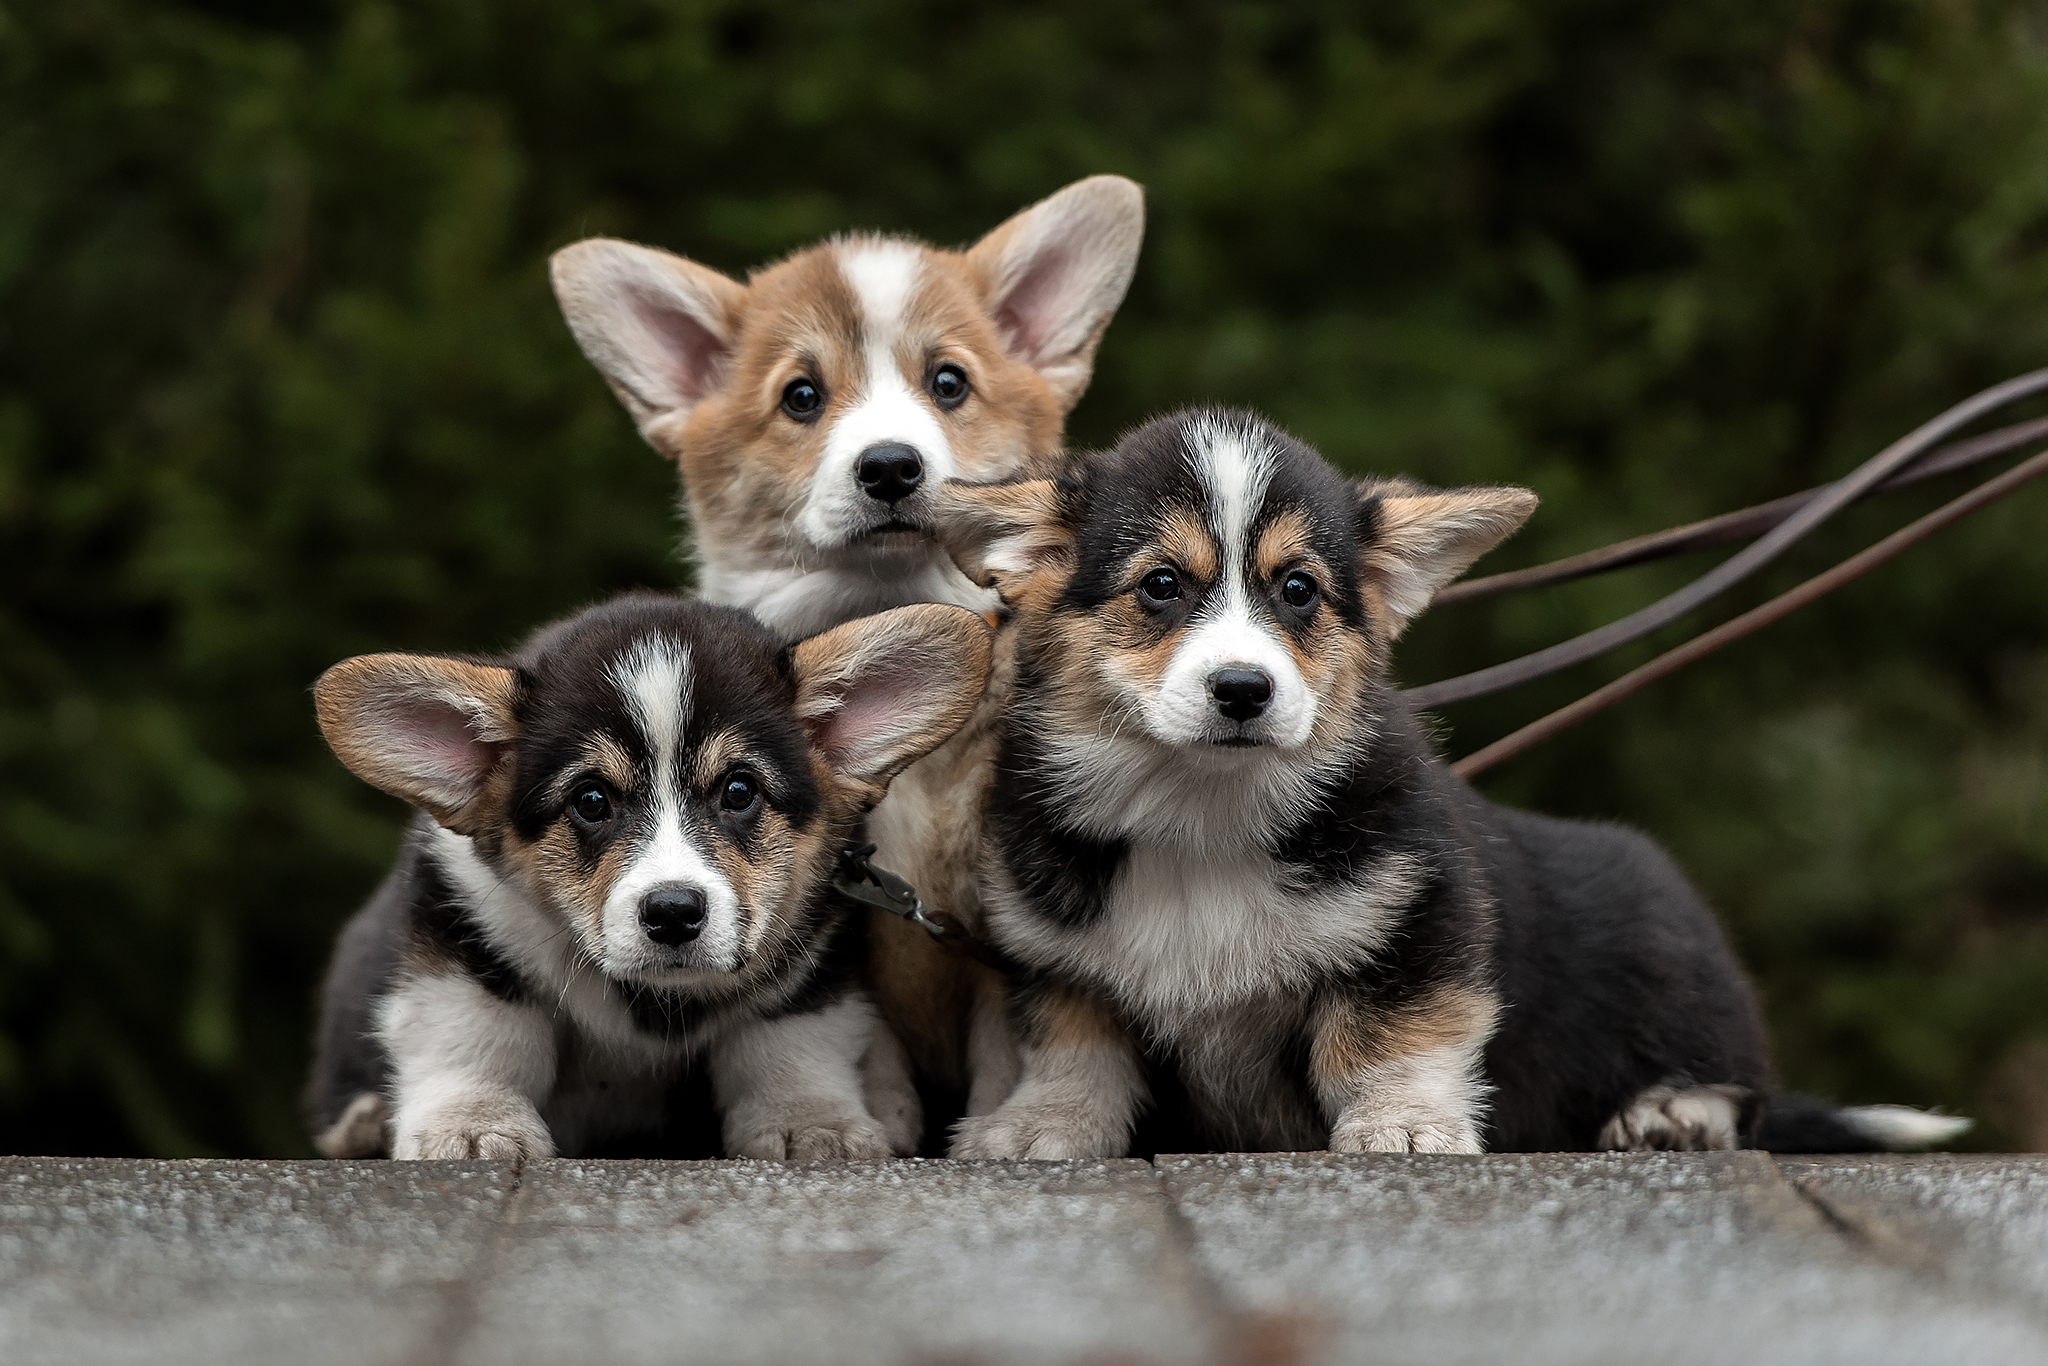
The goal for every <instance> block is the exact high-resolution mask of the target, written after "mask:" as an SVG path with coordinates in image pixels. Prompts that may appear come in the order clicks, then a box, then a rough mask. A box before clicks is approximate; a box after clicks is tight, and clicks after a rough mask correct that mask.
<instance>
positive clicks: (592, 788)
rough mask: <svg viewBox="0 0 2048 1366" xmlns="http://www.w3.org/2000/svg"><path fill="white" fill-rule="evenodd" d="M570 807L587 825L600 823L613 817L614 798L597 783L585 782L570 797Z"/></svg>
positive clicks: (578, 818) (577, 817)
mask: <svg viewBox="0 0 2048 1366" xmlns="http://www.w3.org/2000/svg"><path fill="white" fill-rule="evenodd" d="M569 809H570V810H571V811H573V812H575V813H576V819H577V820H579V821H582V822H583V823H584V824H585V825H600V824H602V823H603V822H605V821H608V820H610V819H611V818H612V798H611V794H610V793H609V792H606V791H605V790H604V788H602V787H601V786H599V785H598V784H596V783H585V784H584V785H583V786H582V787H579V788H577V789H576V795H575V796H573V797H571V798H570V799H569Z"/></svg>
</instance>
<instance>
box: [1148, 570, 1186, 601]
mask: <svg viewBox="0 0 2048 1366" xmlns="http://www.w3.org/2000/svg"><path fill="white" fill-rule="evenodd" d="M1179 596H1180V575H1178V574H1176V573H1174V572H1173V571H1172V570H1171V569H1155V570H1153V571H1152V572H1151V573H1149V574H1147V575H1146V576H1145V577H1144V578H1142V579H1139V580H1138V601H1139V602H1142V603H1144V604H1145V605H1146V606H1147V607H1164V606H1165V605H1166V604H1167V603H1169V602H1172V601H1173V600H1174V599H1175V598H1177V597H1179Z"/></svg>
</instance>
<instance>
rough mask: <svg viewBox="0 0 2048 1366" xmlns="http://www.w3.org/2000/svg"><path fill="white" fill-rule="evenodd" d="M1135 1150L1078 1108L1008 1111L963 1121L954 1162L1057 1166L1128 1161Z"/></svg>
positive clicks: (1007, 1108) (955, 1137)
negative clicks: (1081, 1160) (1079, 1160)
mask: <svg viewBox="0 0 2048 1366" xmlns="http://www.w3.org/2000/svg"><path fill="white" fill-rule="evenodd" d="M1130 1146H1131V1143H1130V1138H1129V1136H1128V1135H1125V1134H1121V1133H1114V1132H1111V1130H1110V1128H1109V1126H1107V1125H1105V1124H1103V1123H1102V1122H1101V1121H1100V1120H1099V1119H1097V1118H1096V1117H1095V1116H1093V1115H1091V1114H1089V1113H1088V1112H1086V1111H1084V1110H1082V1109H1081V1108H1080V1107H1078V1106H1069V1105H1029V1104H1027V1105H1004V1106H1001V1107H999V1108H998V1109H997V1110H996V1111H995V1113H994V1114H988V1115H977V1116H974V1117H972V1118H969V1119H963V1120H961V1121H960V1123H959V1124H958V1125H957V1126H955V1128H954V1130H953V1148H952V1151H951V1152H950V1153H949V1154H948V1156H951V1157H960V1158H975V1157H980V1158H1024V1159H1027V1160H1032V1161H1053V1160H1057V1159H1060V1158H1073V1157H1122V1156H1123V1155H1124V1154H1125V1153H1126V1152H1128V1151H1129V1150H1130Z"/></svg>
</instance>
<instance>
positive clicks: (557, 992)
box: [308, 594, 989, 1160]
mask: <svg viewBox="0 0 2048 1366" xmlns="http://www.w3.org/2000/svg"><path fill="white" fill-rule="evenodd" d="M988 667H989V629H988V627H987V625H986V624H984V623H983V622H982V620H981V619H980V618H979V617H977V616H976V615H975V614H974V613H972V612H969V611H966V610H965V609H962V608H959V607H947V606H940V605H928V606H919V607H903V608H899V609H897V610H895V611H890V612H883V613H881V614H879V615H876V616H871V617H866V618H863V619H861V620H858V621H853V622H849V623H847V624H846V625H843V626H840V627H837V628H835V629H833V630H830V631H827V632H825V633H823V634H822V635H817V636H813V637H811V638H810V639H808V640H805V641H802V642H800V643H799V644H797V645H795V646H791V647H786V648H785V647H781V646H779V645H778V643H777V642H776V640H775V639H774V638H773V637H771V636H770V635H769V633H768V632H767V631H766V630H765V629H764V628H763V627H762V626H761V625H760V624H759V623H757V622H756V621H755V620H754V619H753V618H752V617H750V616H748V615H747V614H746V613H744V612H741V611H738V610H736V609H733V608H728V607H712V606H707V605H705V604H703V603H699V602H692V601H688V600H685V599H681V598H674V597H665V596H658V595H654V594H640V595H634V596H630V597H625V598H621V599H618V600H615V601H613V602H609V603H606V604H603V605H601V606H598V607H594V608H591V609H590V610H588V611H586V612H583V613H582V614H580V615H578V616H575V617H572V618H570V619H568V620H566V621H563V622H560V623H557V624H556V625H553V626H550V627H548V628H546V629H545V630H543V631H541V632H540V633H539V634H537V635H536V636H534V637H533V639H532V640H531V641H530V642H528V644H527V645H526V646H525V647H524V648H523V649H521V650H520V651H519V652H518V653H517V654H516V655H514V656H513V657H511V658H509V659H473V658H443V657H434V656H424V655H399V654H386V655H368V656H364V657H362V658H360V659H351V660H348V661H346V662H344V663H342V664H338V665H336V666H335V667H334V668H333V669H331V670H329V671H328V672H327V674H326V675H325V676H324V677H322V678H321V680H320V682H319V684H318V685H317V687H316V688H315V700H316V702H317V704H318V708H319V714H320V725H321V729H322V730H323V731H324V732H325V733H326V735H327V740H328V743H329V744H330V745H332V746H333V748H334V751H335V753H336V754H337V755H338V756H340V758H341V760H342V762H343V763H345V764H347V765H348V766H349V768H350V769H352V770H353V771H354V772H355V773H356V774H357V775H358V776H360V777H362V778H364V779H365V780H367V781H368V782H371V783H373V784H375V785H376V786H378V787H381V788H383V789H384V790H385V791H387V792H390V793H393V794H395V795H397V796H400V797H403V798H405V799H406V800H407V801H410V802H412V803H413V804H414V805H416V806H418V807H419V808H420V809H421V811H422V812H423V813H425V814H424V816H423V817H422V819H421V820H420V821H419V822H418V824H417V825H416V826H415V828H414V831H413V834H412V837H411V839H410V840H409V842H408V844H407V847H406V850H405V853H404V854H403V855H402V856H401V858H400V860H399V864H398V867H397V868H396V869H395V870H394V871H393V873H392V875H391V877H390V879H389V880H388V881H387V882H386V883H385V884H384V886H383V888H382V889H381V890H380V891H379V892H378V893H377V895H376V896H375V897H374V898H373V899H372V900H371V901H370V903H369V904H368V905H367V906H365V907H364V908H363V909H362V910H361V911H360V912H359V913H358V914H357V915H356V917H355V919H354V920H353V921H352V922H351V923H350V924H349V926H348V928H347V929H346V930H345V931H344V932H343V935H342V941H341V945H340V947H339V949H338V951H337V953H336V957H335V962H334V965H333V967H332V968H331V969H330V970H329V976H328V981H327V984H326V987H325V990H324V993H323V1001H322V1011H321V1023H320V1033H319V1038H318V1041H317V1056H316V1058H315V1060H314V1068H313V1078H312V1083H311V1086H310V1089H309V1093H308V1109H309V1118H310V1120H311V1123H312V1127H313V1131H314V1134H315V1136H316V1142H317V1143H318V1145H319V1147H320V1148H321V1150H322V1151H324V1152H326V1153H328V1154H329V1155H330V1156H354V1155H368V1154H372V1153H376V1152H378V1151H382V1150H384V1149H385V1147H386V1144H387V1142H388V1147H389V1151H390V1152H391V1154H392V1155H393V1156H396V1157H401V1158H432V1157H491V1158H505V1159H514V1160H518V1159H523V1158H527V1157H534V1156H547V1155H550V1154H553V1153H557V1152H561V1153H576V1152H579V1151H582V1150H585V1149H587V1148H588V1147H589V1146H590V1145H592V1144H593V1143H597V1142H601V1141H603V1140H604V1139H606V1138H607V1137H608V1136H612V1135H616V1134H620V1133H628V1132H635V1131H640V1130H645V1129H647V1128H649V1127H651V1126H652V1124H653V1122H654V1121H655V1119H656V1118H657V1117H658V1116H660V1114H661V1113H662V1108H663V1104H664V1098H665V1093H666V1092H667V1090H668V1088H669V1087H670V1086H672V1085H673V1084H674V1082H675V1081H676V1078H677V1074H678V1072H679V1071H680V1070H681V1068H682V1065H683V1064H684V1063H685V1062H686V1061H688V1060H690V1059H691V1058H693V1057H694V1056H697V1055H699V1054H701V1055H703V1057H704V1060H705V1063H706V1066H707V1068H708V1070H709V1073H710V1079H711V1085H712V1090H713V1093H714V1094H715V1096H716V1099H717V1105H718V1108H719V1110H720V1112H721V1114H722V1117H723V1127H724V1140H725V1148H726V1151H727V1152H729V1153H731V1154H733V1155H736V1156H749V1157H777V1158H780V1157H881V1156H886V1155H888V1153H889V1152H890V1151H891V1149H892V1148H893V1149H895V1150H898V1151H910V1150H911V1149H912V1148H913V1147H914V1145H915V1143H916V1139H917V1135H916V1134H915V1133H914V1132H909V1131H908V1130H907V1129H906V1131H905V1132H903V1133H891V1132H887V1131H886V1130H885V1127H884V1126H883V1125H882V1124H878V1123H877V1121H876V1120H875V1119H874V1118H873V1117H871V1116H870V1114H869V1113H868V1110H867V1108H866V1105H865V1103H864V1100H863V1096H862V1082H861V1069H862V1065H863V1061H864V1058H865V1057H866V1055H867V1053H868V1049H869V1043H870V1039H871V1038H872V1036H873V1034H874V1011H873V1007H872V1006H871V1005H870V1004H869V1001H868V999H867V997H866V995H865V993H864V991H863V989H862V988H861V987H860V985H859V983H858V981H857V977H856V973H857V969H858V965H859V964H858V960H859V951H860V939H859V925H858V923H857V921H856V919H855V918H854V917H853V916H852V915H850V914H849V913H848V911H847V909H846V906H845V904H844V903H843V902H842V901H841V899H840V898H838V897H836V896H834V895H833V894H832V893H831V891H830V879H831V876H832V870H833V867H834V863H835V860H836V858H837V856H838V855H839V853H840V851H841V850H843V849H844V848H845V847H846V845H847V843H848V841H849V840H850V839H851V838H852V837H853V835H854V834H855V833H856V832H857V829H858V826H859V822H860V820H861V817H862V816H863V815H864V814H865V813H866V812H867V811H868V810H869V809H870V808H871V807H872V806H873V805H874V804H875V803H876V802H877V801H879V800H880V799H881V797H882V794H883V792H884V791H885V790H886V789H887V786H888V783H889V780H890V778H892V777H893V776H894V775H895V774H896V773H897V772H899V771H900V770H901V769H903V768H904V766H906V765H907V764H909V763H911V762H912V761H913V760H915V759H918V758H920V757H922V756H923V755H925V754H927V753H929V752H930V751H931V750H932V749H934V748H936V747H937V746H938V745H940V744H942V743H943V742H944V741H945V740H946V739H947V737H948V736H950V735H952V733H953V732H954V731H955V730H956V729H958V727H959V726H960V724H961V723H962V722H963V721H965V720H966V719H967V717H968V715H969V714H970V713H971V712H972V710H973V708H974V705H975V702H976V701H977V699H978V698H979V697H980V694H981V692H982V688H983V686H984V684H985V683H986V681H987V677H988Z"/></svg>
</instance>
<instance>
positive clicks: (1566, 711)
mask: <svg viewBox="0 0 2048 1366" xmlns="http://www.w3.org/2000/svg"><path fill="white" fill-rule="evenodd" d="M2044 474H2048V451H2041V452H2039V453H2037V454H2036V455H2034V456H2033V457H2032V458H2031V459H2028V460H2023V461H2021V462H2020V463H2019V464H2017V465H2014V466H2013V467H2012V468H2011V469H2009V470H2007V471H2006V472H2005V473H2004V474H2001V475H1998V476H1997V477H1995V478H1992V479H1987V480H1985V481H1984V482H1983V483H1982V484H1979V485H1978V486H1977V487H1976V488H1974V489H1971V490H1970V491H1969V492H1968V493H1966V494H1964V495H1962V496H1961V497H1960V498H1956V499H1954V500H1953V501H1951V502H1948V503H1945V504H1943V505H1942V506H1941V507H1938V508H1936V509H1935V510H1934V511H1933V512H1930V513H1928V514H1927V515H1926V516H1925V517H1922V518H1920V519H1919V520H1918V521H1916V522H1912V523H1909V524H1908V525H1906V526H1903V527H1901V528H1899V529H1898V530H1897V531H1895V532H1893V533H1892V534H1891V535H1889V536H1887V537H1885V538H1884V539H1883V540H1881V541H1879V542H1878V543H1877V544H1876V545H1873V546H1871V547H1869V548H1868V549H1867V550H1864V551H1863V552H1862V553H1860V554H1857V555H1853V556H1851V557H1850V558H1849V559H1846V560H1844V561H1842V562H1841V563H1840V564H1838V565H1836V566H1835V567H1834V568H1832V569H1830V570H1828V571H1827V572H1826V573H1823V574H1816V575H1815V576H1814V577H1813V578H1810V579H1808V580H1807V581H1806V582H1804V583H1802V584H1800V585H1799V586H1798V587H1796V588H1793V589H1791V590H1789V591H1787V592H1784V593H1781V594H1779V595H1778V596H1777V597H1775V598H1772V599H1771V600H1770V601H1769V602H1767V603H1764V604H1763V605H1762V606H1761V607H1757V608H1753V609H1752V610H1750V611H1748V612H1744V613H1743V614H1742V615H1741V616H1739V617H1735V618H1733V619H1732V620H1729V621H1726V622H1723V623H1722V624H1721V625H1719V626H1717V627H1715V628H1714V629H1713V630H1711V631H1708V632H1707V633H1705V634H1704V635H1700V636H1695V637H1694V638H1693V639H1691V640H1689V641H1687V642H1686V643H1685V644H1683V645H1680V646H1678V647H1677V648H1676V649H1673V650H1669V651H1667V652H1666V653H1664V654H1661V655H1659V656H1657V658H1655V659H1653V660H1651V661H1650V662H1649V663H1647V664H1645V665H1643V666H1642V667H1640V668H1637V669H1633V670H1631V671H1629V672H1628V673H1625V674H1623V675H1622V676H1621V677H1620V678H1617V679H1615V680H1614V681H1613V682H1612V683H1609V684H1608V685H1607V686H1606V687H1604V688H1600V689H1598V690H1596V691H1594V692H1590V693H1588V694H1586V696H1584V697H1581V698H1580V699H1579V700H1578V701H1576V702H1573V703H1570V704H1569V705H1567V706H1563V707H1559V708H1558V709H1557V710H1556V711H1554V712H1552V713H1550V714H1549V715H1548V716H1545V717H1542V718H1541V719H1539V720H1535V721H1531V722H1530V723H1529V724H1528V725H1526V726H1524V727H1522V728H1521V729H1520V730H1518V731H1515V732H1513V733H1512V734H1509V735H1506V736H1503V737H1502V738H1500V739H1498V740H1496V741H1494V742H1493V743H1492V744H1490V745H1488V746H1486V747H1485V748H1484V749H1480V750H1476V751H1474V752H1473V753H1471V754H1468V755H1466V756H1465V757H1464V758H1462V759H1460V760H1458V762H1456V763H1455V764H1452V765H1451V771H1452V772H1454V773H1456V774H1458V775H1459V776H1460V777H1464V778H1470V777H1472V776H1474V775H1475V774H1479V773H1483V772H1485V771H1486V770H1487V769H1489V768H1492V767H1493V766H1494V765H1495V764H1497V763H1500V762H1501V761H1502V760H1504V759H1511V758H1513V757H1514V756H1515V755H1517V754H1520V753H1521V752H1522V751H1524V750H1526V749H1529V748H1531V747H1532V746H1534V745H1537V744H1540V743H1542V742H1543V741H1545V740H1548V739H1549V738H1550V737H1551V736H1553V735H1555V734H1557V733H1558V732H1559V731H1561V730H1565V729H1567V728H1569V727H1571V726H1575V725H1577V724H1578V723H1579V722H1581V721H1583V720H1585V719H1586V718H1587V717H1589V716H1592V715H1594V714H1595V713H1598V712H1602V711H1605V710H1606V709H1607V708H1609V707H1611V706H1613V705H1614V704H1615V703H1617V702H1619V701H1621V700H1622V699H1624V698H1627V697H1632V696H1634V695H1635V694H1636V693H1638V692H1641V691H1642V690H1643V689H1644V688H1646V687H1648V686H1649V685H1650V684H1652V683H1655V682H1656V681H1657V680H1658V679H1660V678H1663V677H1665V676H1666V675H1667V674H1672V673H1676V672H1677V671H1678V670H1679V669H1682V668H1684V667H1685V666H1686V665H1688V664H1690V663H1692V662H1693V661H1694V660H1696V659H1701V658H1703V657H1705V656H1707V655H1710V654H1712V653H1713V652H1714V651H1716V650H1718V649H1720V648H1721V647H1722V646H1724V645H1729V644H1732V643H1734V642H1735V641H1738V640H1740V639H1742V638H1743V637H1744V636H1746V635H1750V634H1752V633H1754V632H1756V631H1760V630H1762V629H1763V628H1764V627H1766V626H1769V625H1770V624H1771V623H1772V622H1774V621H1777V620H1779V619H1780V618H1782V617H1785V616H1788V615H1790V614H1791V613H1792V612H1794V611H1796V610H1797V609H1799V608H1801V607H1804V606H1805V605H1806V604H1807V603H1809V602H1812V601H1813V600H1814V599H1816V598H1819V597H1823V596H1825V595H1826V594H1829V593H1832V592H1833V591H1834V590H1835V589H1837V588H1840V587H1841V586H1842V585H1843V584H1845V583H1848V582H1849V581H1851V580H1852V579H1855V578H1857V577H1859V576H1861V575H1863V574H1866V573H1868V572H1869V571H1871V570H1873V569H1875V568H1877V567H1878V566H1879V565H1881V564H1883V563H1884V562H1885V561H1887V560H1889V559H1892V558H1893V557H1895V556H1897V555H1899V554H1901V553H1902V552H1904V551H1906V550H1910V549H1911V548H1912V547H1914V546H1916V545H1918V544H1920V542H1922V541H1924V540H1926V539H1927V538H1928V537H1929V536H1932V535H1933V534H1934V533H1935V532H1937V531H1940V530H1941V529H1942V528H1944V527H1946V526H1949V525H1950V524H1952V523H1954V522H1958V521H1961V520H1962V519H1963V518H1964V517H1967V516H1969V515H1970V514H1971V513H1973V512H1975V511H1976V510H1977V509H1979V508H1981V507H1983V506H1985V505H1986V504H1988V503H1994V502H1997V501H1998V500H1999V499H2000V498H2003V497H2005V496H2006V495H2007V494H2009V493H2011V492H2013V491H2014V490H2015V489H2018V488H2019V487H2021V486H2022V485H2024V484H2026V483H2028V482H2030V481H2031V480H2034V479H2038V478H2039V477H2041V476H2042V475H2044Z"/></svg>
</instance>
